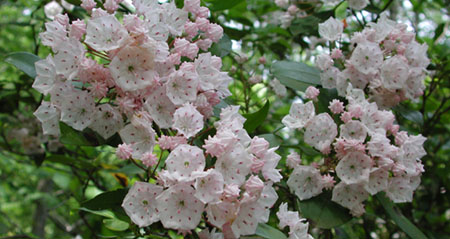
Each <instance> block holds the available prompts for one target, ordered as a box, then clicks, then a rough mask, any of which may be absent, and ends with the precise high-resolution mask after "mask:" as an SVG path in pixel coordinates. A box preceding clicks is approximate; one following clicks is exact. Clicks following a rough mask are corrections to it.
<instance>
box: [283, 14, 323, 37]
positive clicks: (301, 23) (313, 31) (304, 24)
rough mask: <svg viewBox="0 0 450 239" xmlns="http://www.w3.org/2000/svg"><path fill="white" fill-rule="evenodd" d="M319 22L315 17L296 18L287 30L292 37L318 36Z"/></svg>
mask: <svg viewBox="0 0 450 239" xmlns="http://www.w3.org/2000/svg"><path fill="white" fill-rule="evenodd" d="M321 22H322V20H321V19H320V18H318V17H315V16H307V17H304V18H296V19H294V20H293V21H292V23H291V26H290V27H289V30H290V31H291V33H292V34H293V35H298V34H305V35H318V30H319V23H321Z"/></svg>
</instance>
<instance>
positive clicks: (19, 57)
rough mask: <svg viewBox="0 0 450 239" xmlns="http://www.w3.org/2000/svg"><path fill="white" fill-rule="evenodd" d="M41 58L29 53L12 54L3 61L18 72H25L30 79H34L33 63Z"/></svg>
mask: <svg viewBox="0 0 450 239" xmlns="http://www.w3.org/2000/svg"><path fill="white" fill-rule="evenodd" d="M40 59H41V58H39V57H38V56H36V55H34V54H31V53H29V52H14V53H11V54H9V55H7V56H6V58H5V61H6V62H8V63H10V64H13V65H14V66H15V67H17V68H18V69H19V70H21V71H23V72H25V74H27V75H28V76H30V77H31V78H35V77H36V69H35V68H34V63H35V62H36V61H39V60H40Z"/></svg>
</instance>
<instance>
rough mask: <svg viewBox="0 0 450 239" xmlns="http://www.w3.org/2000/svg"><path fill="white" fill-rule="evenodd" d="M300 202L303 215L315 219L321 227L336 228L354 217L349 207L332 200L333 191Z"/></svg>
mask: <svg viewBox="0 0 450 239" xmlns="http://www.w3.org/2000/svg"><path fill="white" fill-rule="evenodd" d="M299 204H300V210H301V212H302V214H303V216H304V217H306V218H308V219H310V220H312V221H314V222H315V223H316V226H317V227H319V228H324V229H330V228H334V227H337V226H340V225H342V224H344V223H346V222H348V221H350V220H351V219H352V217H351V216H350V214H349V213H348V210H347V209H345V208H343V207H342V206H341V205H339V204H337V203H335V202H333V201H331V192H324V193H321V194H320V195H319V196H317V197H313V198H311V199H308V200H304V201H300V203H299Z"/></svg>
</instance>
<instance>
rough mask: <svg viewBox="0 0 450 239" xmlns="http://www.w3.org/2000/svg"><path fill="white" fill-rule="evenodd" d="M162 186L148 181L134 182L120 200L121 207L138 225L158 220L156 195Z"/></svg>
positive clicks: (144, 225)
mask: <svg viewBox="0 0 450 239" xmlns="http://www.w3.org/2000/svg"><path fill="white" fill-rule="evenodd" d="M162 191H163V187H161V186H156V185H154V184H150V183H144V182H136V183H135V184H134V185H133V187H131V189H130V190H129V191H128V193H127V195H126V196H125V199H124V200H123V202H122V207H123V209H124V210H125V212H126V213H127V215H128V216H129V217H130V218H131V220H132V221H133V222H134V223H136V224H137V225H138V226H139V227H146V226H149V225H151V224H152V223H154V222H157V221H159V214H158V210H157V209H156V199H155V198H156V197H157V196H158V195H159V194H160V193H161V192H162Z"/></svg>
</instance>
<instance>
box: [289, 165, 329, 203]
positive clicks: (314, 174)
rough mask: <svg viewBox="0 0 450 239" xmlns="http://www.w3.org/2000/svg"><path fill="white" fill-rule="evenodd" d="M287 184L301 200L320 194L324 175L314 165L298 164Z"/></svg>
mask: <svg viewBox="0 0 450 239" xmlns="http://www.w3.org/2000/svg"><path fill="white" fill-rule="evenodd" d="M287 185H288V186H289V188H290V189H291V191H294V193H295V195H297V197H298V198H300V200H305V199H309V198H312V197H314V196H317V195H319V194H320V193H321V192H322V189H323V185H322V176H321V175H320V172H319V170H317V169H316V168H314V167H312V166H301V165H300V166H298V167H297V168H295V169H294V171H293V172H292V174H291V175H290V176H289V179H288V181H287Z"/></svg>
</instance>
